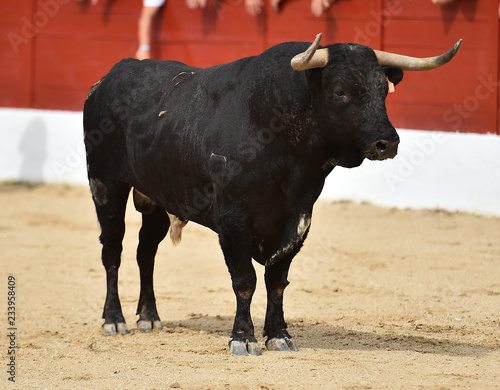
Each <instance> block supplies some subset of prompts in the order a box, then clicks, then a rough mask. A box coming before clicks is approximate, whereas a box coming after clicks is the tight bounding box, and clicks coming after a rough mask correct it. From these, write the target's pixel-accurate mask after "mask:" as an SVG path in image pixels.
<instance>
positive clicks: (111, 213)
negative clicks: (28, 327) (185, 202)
mask: <svg viewBox="0 0 500 390" xmlns="http://www.w3.org/2000/svg"><path fill="white" fill-rule="evenodd" d="M90 189H91V192H92V197H93V200H94V203H95V206H96V211H97V218H98V219H99V224H100V225H101V235H100V237H99V239H100V240H101V243H102V263H103V265H104V269H105V270H106V285H107V291H106V301H105V303H104V310H103V314H102V317H103V318H104V324H103V329H104V334H106V335H111V334H116V333H117V332H119V333H122V334H126V333H128V330H127V326H126V324H125V318H124V317H123V313H122V308H121V304H120V299H119V297H118V269H119V268H120V263H121V253H122V240H123V236H124V234H125V208H126V206H127V199H128V194H129V192H130V187H129V186H128V185H126V184H123V185H117V184H116V183H113V182H111V181H110V182H109V184H108V182H106V184H105V182H104V181H101V180H99V179H96V178H90Z"/></svg>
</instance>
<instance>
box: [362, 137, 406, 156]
mask: <svg viewBox="0 0 500 390" xmlns="http://www.w3.org/2000/svg"><path fill="white" fill-rule="evenodd" d="M398 145H399V139H398V140H395V141H388V140H378V141H375V142H374V143H372V144H371V145H368V146H367V147H366V148H365V150H364V151H363V155H364V156H365V157H366V158H367V159H369V160H385V159H388V158H394V156H396V154H397V153H398Z"/></svg>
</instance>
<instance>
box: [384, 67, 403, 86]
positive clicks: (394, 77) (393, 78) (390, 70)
mask: <svg viewBox="0 0 500 390" xmlns="http://www.w3.org/2000/svg"><path fill="white" fill-rule="evenodd" d="M382 69H383V70H384V72H385V75H386V76H387V78H388V79H389V81H390V82H391V83H393V84H394V85H397V84H398V83H399V82H400V81H401V80H403V71H402V70H401V69H399V68H396V67H394V66H384V67H382Z"/></svg>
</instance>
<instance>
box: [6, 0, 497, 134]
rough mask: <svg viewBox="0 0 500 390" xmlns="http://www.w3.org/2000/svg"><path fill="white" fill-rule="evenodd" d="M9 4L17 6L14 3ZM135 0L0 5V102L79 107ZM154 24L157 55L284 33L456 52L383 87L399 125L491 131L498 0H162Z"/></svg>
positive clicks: (133, 12)
mask: <svg viewBox="0 0 500 390" xmlns="http://www.w3.org/2000/svg"><path fill="white" fill-rule="evenodd" d="M14 4H15V5H14ZM140 9H141V0H99V1H98V3H97V5H92V4H91V3H90V0H82V1H76V0H17V1H16V2H10V1H9V2H2V5H1V6H0V11H1V12H0V54H1V56H0V106H5V107H33V108H47V109H62V110H81V109H82V107H83V102H84V100H85V96H86V94H87V91H88V89H89V87H90V85H92V83H94V82H95V81H96V80H98V79H99V78H100V77H102V76H103V75H104V74H105V73H106V72H107V71H108V70H109V69H110V68H111V66H112V65H113V64H114V63H115V62H117V61H119V60H120V59H121V58H123V57H131V56H133V55H134V53H135V50H136V49H137V20H138V17H139V13H140ZM157 27H158V28H157V31H156V32H155V34H154V43H155V45H154V53H155V56H156V58H158V59H164V60H165V59H174V60H178V61H182V62H186V63H188V64H190V65H194V66H200V67H206V66H212V65H215V64H219V63H223V62H228V61H232V60H235V59H237V58H240V57H244V56H248V55H255V54H259V53H260V52H262V51H263V50H265V49H266V48H268V47H270V46H272V45H274V44H277V43H279V42H283V41H293V40H301V41H311V40H312V39H313V38H314V36H315V35H316V33H318V32H323V41H322V43H323V44H328V43H334V42H348V41H349V42H358V43H362V44H366V45H369V46H371V47H373V48H376V49H383V50H388V51H394V52H399V53H402V54H409V55H417V56H429V55H436V54H441V53H442V52H443V51H445V50H447V49H449V48H450V47H451V46H452V45H453V44H454V43H455V42H456V40H457V39H458V38H463V39H464V43H463V46H462V49H461V51H460V53H459V54H458V55H457V58H456V59H455V60H454V61H452V62H451V63H450V64H448V65H447V66H446V67H443V68H441V69H437V70H434V71H430V72H411V73H410V72H407V73H406V74H405V78H404V80H403V82H402V84H401V85H400V86H398V88H397V91H396V93H395V94H392V95H390V96H389V98H388V104H387V106H388V111H389V116H390V118H391V120H392V122H393V123H394V125H395V126H397V127H406V128H418V129H438V130H448V131H456V130H459V131H463V132H478V133H484V132H487V131H489V132H497V133H498V134H500V120H499V118H500V92H499V83H498V82H499V61H500V42H499V21H498V0H481V1H479V0H455V2H454V3H452V4H450V5H447V6H443V7H440V6H435V5H432V3H431V0H336V2H335V3H334V4H333V5H332V7H331V8H330V10H328V11H327V12H326V13H325V14H324V15H322V16H321V17H314V16H313V15H312V13H311V11H310V0H282V3H281V10H280V12H279V13H278V14H277V13H275V12H274V11H273V10H272V9H271V8H270V6H269V4H268V3H266V5H265V9H264V10H263V12H262V14H261V15H259V16H257V17H253V16H250V15H248V14H247V13H246V11H245V8H244V0H217V2H214V1H213V0H212V2H209V4H208V6H207V8H206V9H204V10H199V9H198V10H189V9H188V8H187V7H186V6H185V4H184V0H167V4H166V5H165V7H164V9H163V11H162V12H161V15H160V18H159V20H158V26H157Z"/></svg>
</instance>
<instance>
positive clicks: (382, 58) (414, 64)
mask: <svg viewBox="0 0 500 390" xmlns="http://www.w3.org/2000/svg"><path fill="white" fill-rule="evenodd" d="M461 45H462V40H461V39H459V40H458V42H457V43H455V46H453V47H452V48H451V49H450V50H448V51H447V52H446V53H444V54H442V55H440V56H436V57H428V58H417V57H408V56H403V55H401V54H394V53H389V52H386V51H380V50H374V52H375V55H376V56H377V59H378V63H379V64H380V66H394V67H396V68H399V69H401V70H431V69H436V68H439V67H440V66H443V65H444V64H447V63H448V62H450V61H451V59H452V58H453V57H455V54H457V52H458V49H460V46H461Z"/></svg>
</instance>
